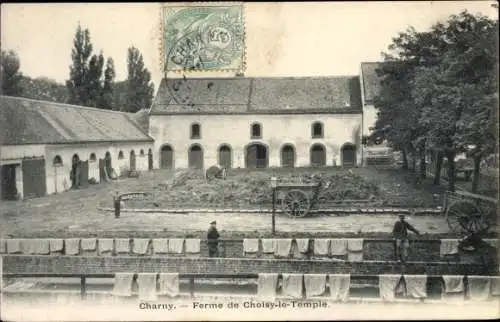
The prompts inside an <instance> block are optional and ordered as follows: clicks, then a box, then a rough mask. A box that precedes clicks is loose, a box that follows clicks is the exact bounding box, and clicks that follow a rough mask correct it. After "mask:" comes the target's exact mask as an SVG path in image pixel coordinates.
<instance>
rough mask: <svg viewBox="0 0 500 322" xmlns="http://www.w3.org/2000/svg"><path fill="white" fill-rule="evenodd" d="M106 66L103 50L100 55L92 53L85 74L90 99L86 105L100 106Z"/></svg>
mask: <svg viewBox="0 0 500 322" xmlns="http://www.w3.org/2000/svg"><path fill="white" fill-rule="evenodd" d="M103 67H104V56H103V54H102V52H101V53H100V54H99V55H92V58H90V61H89V68H88V72H87V73H86V75H85V84H86V87H87V94H88V100H87V102H86V104H85V105H86V106H91V107H99V106H98V105H99V103H100V101H101V91H102V85H101V77H102V69H103Z"/></svg>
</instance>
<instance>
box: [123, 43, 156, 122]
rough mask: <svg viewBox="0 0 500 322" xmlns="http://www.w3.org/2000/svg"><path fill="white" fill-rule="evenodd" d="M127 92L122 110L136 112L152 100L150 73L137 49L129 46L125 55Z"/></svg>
mask: <svg viewBox="0 0 500 322" xmlns="http://www.w3.org/2000/svg"><path fill="white" fill-rule="evenodd" d="M127 71H128V75H127V81H126V82H127V92H126V95H125V97H126V98H125V104H124V106H123V108H122V109H123V110H124V111H126V112H137V111H139V110H141V109H143V108H149V107H150V106H151V102H152V101H153V91H154V85H153V83H152V82H151V73H150V72H149V71H148V70H147V68H145V67H144V60H143V57H142V54H141V53H140V51H139V49H137V48H135V47H133V46H132V47H130V48H129V49H128V57H127Z"/></svg>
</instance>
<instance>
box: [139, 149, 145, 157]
mask: <svg viewBox="0 0 500 322" xmlns="http://www.w3.org/2000/svg"><path fill="white" fill-rule="evenodd" d="M139 153H140V155H141V157H143V156H144V150H143V149H141V152H139Z"/></svg>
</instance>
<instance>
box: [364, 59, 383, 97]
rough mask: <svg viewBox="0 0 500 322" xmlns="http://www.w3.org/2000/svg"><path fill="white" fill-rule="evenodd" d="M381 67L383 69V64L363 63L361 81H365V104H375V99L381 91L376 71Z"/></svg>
mask: <svg viewBox="0 0 500 322" xmlns="http://www.w3.org/2000/svg"><path fill="white" fill-rule="evenodd" d="M380 67H382V63H381V62H371V63H361V79H362V81H363V89H364V91H363V94H364V97H365V104H371V103H373V99H374V97H375V96H376V95H377V93H378V91H379V89H380V81H379V79H378V76H377V71H376V70H377V69H378V68H380Z"/></svg>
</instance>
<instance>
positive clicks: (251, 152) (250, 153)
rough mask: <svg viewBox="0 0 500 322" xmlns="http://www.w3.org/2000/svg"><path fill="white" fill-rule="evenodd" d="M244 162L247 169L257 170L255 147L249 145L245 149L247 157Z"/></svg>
mask: <svg viewBox="0 0 500 322" xmlns="http://www.w3.org/2000/svg"><path fill="white" fill-rule="evenodd" d="M245 161H246V167H247V168H251V169H253V168H257V145H250V146H249V147H248V148H247V157H246V160H245Z"/></svg>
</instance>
